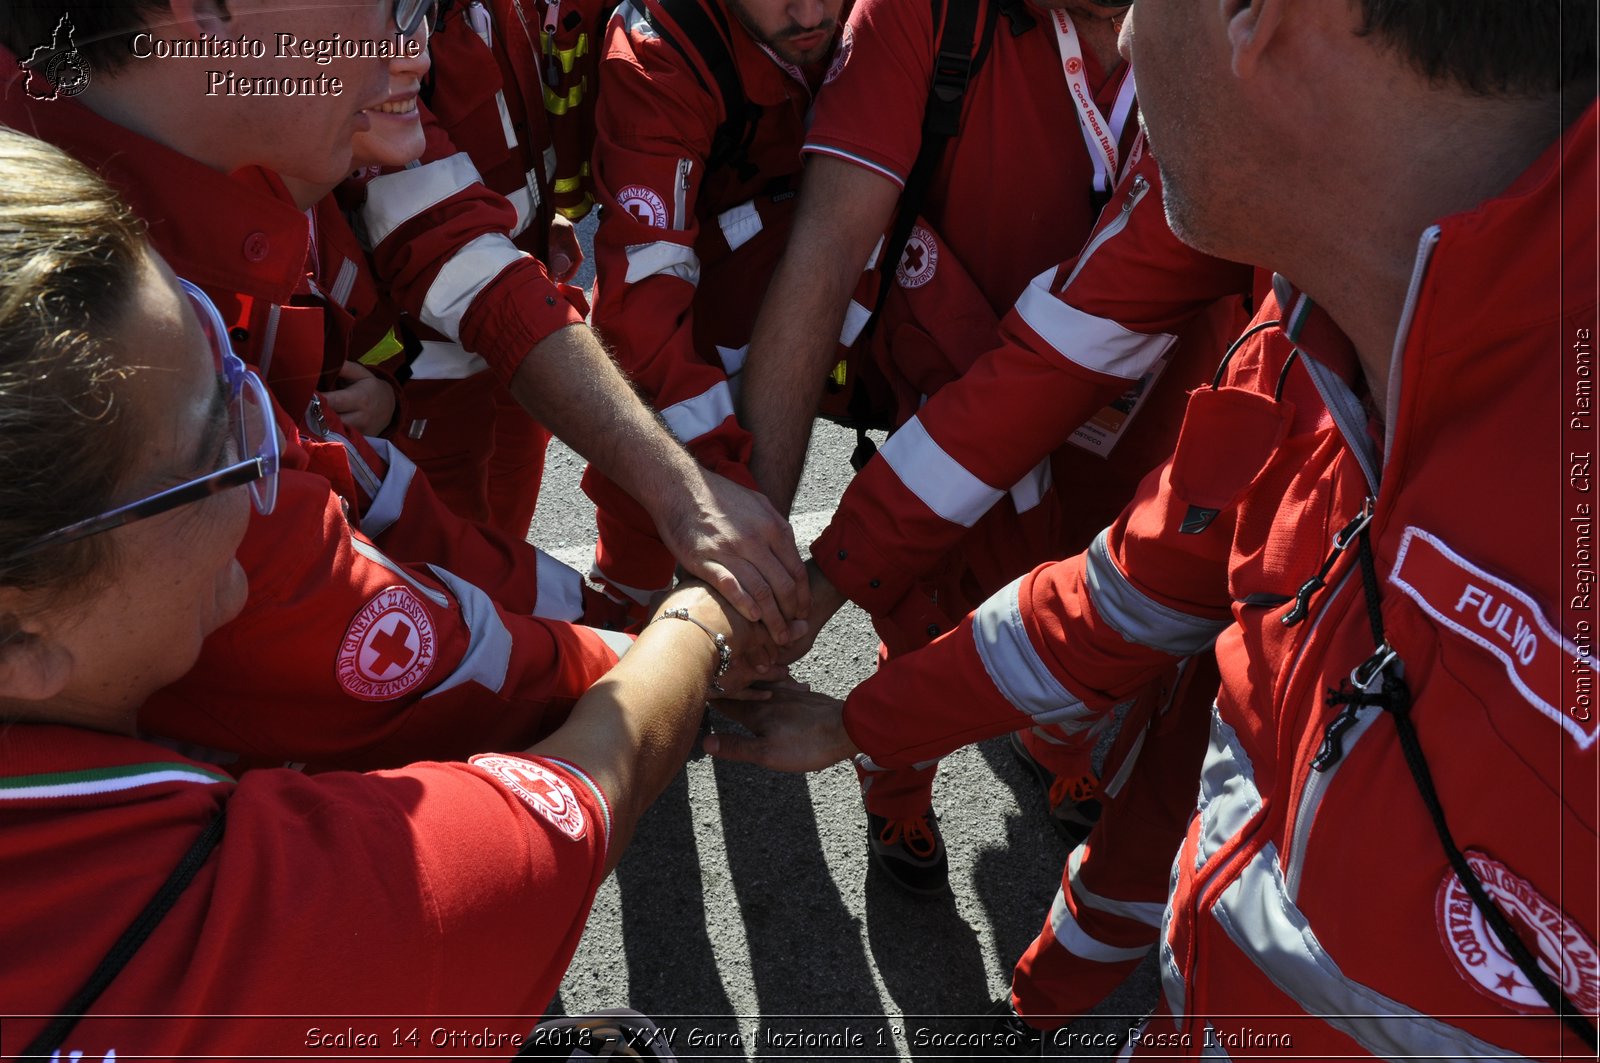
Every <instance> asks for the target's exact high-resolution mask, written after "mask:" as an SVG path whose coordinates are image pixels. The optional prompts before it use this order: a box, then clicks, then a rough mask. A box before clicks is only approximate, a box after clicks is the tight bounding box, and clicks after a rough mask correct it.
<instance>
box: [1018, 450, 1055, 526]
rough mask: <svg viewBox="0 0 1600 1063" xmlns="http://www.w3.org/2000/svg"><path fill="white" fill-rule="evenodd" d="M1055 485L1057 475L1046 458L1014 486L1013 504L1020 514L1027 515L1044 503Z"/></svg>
mask: <svg viewBox="0 0 1600 1063" xmlns="http://www.w3.org/2000/svg"><path fill="white" fill-rule="evenodd" d="M1054 483H1055V473H1054V471H1052V469H1051V467H1050V459H1049V458H1045V459H1044V460H1043V461H1041V462H1040V463H1039V464H1037V465H1035V466H1034V467H1033V468H1031V469H1029V470H1028V471H1027V472H1026V473H1024V474H1023V476H1022V479H1020V480H1018V481H1017V482H1016V483H1015V484H1014V485H1013V486H1012V488H1011V491H1010V494H1011V504H1012V505H1013V506H1014V507H1016V510H1017V512H1018V513H1026V512H1028V510H1030V509H1033V508H1034V507H1035V506H1037V505H1038V504H1039V503H1040V502H1043V501H1044V496H1045V495H1047V494H1049V493H1050V488H1051V486H1052V485H1053V484H1054Z"/></svg>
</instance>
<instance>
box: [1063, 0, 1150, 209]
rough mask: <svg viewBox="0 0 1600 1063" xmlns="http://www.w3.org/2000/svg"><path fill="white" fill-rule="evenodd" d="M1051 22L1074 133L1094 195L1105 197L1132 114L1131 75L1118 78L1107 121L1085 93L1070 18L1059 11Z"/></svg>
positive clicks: (1079, 53)
mask: <svg viewBox="0 0 1600 1063" xmlns="http://www.w3.org/2000/svg"><path fill="white" fill-rule="evenodd" d="M1050 15H1051V17H1052V18H1053V19H1054V21H1055V26H1056V41H1057V42H1058V43H1059V44H1060V46H1061V66H1062V70H1063V72H1064V73H1065V74H1066V77H1067V92H1068V94H1069V95H1071V96H1072V103H1073V106H1075V107H1077V109H1078V130H1079V132H1081V133H1082V134H1083V142H1084V144H1085V145H1086V146H1087V147H1088V149H1089V161H1090V162H1092V163H1094V191H1095V194H1096V195H1100V196H1109V195H1110V194H1111V191H1112V189H1113V188H1115V187H1116V184H1117V159H1118V155H1117V144H1118V142H1119V141H1121V139H1122V131H1123V130H1124V129H1125V128H1127V125H1128V116H1129V115H1131V114H1132V113H1133V93H1134V85H1133V71H1132V70H1131V69H1130V70H1127V71H1126V72H1125V73H1124V74H1123V77H1122V87H1121V88H1120V89H1118V90H1117V100H1116V103H1115V104H1113V106H1112V108H1111V118H1110V120H1109V121H1108V120H1107V119H1106V118H1105V117H1104V116H1103V115H1102V114H1101V113H1100V108H1099V107H1098V106H1096V104H1095V102H1094V93H1093V92H1091V91H1090V89H1089V78H1088V76H1087V75H1086V74H1085V73H1084V66H1083V48H1082V46H1081V45H1080V44H1079V43H1078V27H1076V26H1074V25H1073V24H1072V16H1071V15H1068V14H1067V13H1066V12H1065V11H1063V10H1061V9H1060V8H1057V9H1055V10H1054V11H1051V12H1050Z"/></svg>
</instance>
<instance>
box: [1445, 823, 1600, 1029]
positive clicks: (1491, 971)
mask: <svg viewBox="0 0 1600 1063" xmlns="http://www.w3.org/2000/svg"><path fill="white" fill-rule="evenodd" d="M1466 857H1467V863H1468V865H1470V866H1471V868H1472V870H1473V872H1474V873H1475V874H1476V875H1477V876H1478V879H1479V881H1481V882H1482V883H1483V889H1484V892H1486V893H1487V894H1488V895H1489V897H1490V899H1491V900H1493V901H1494V903H1495V904H1496V906H1498V907H1499V909H1500V910H1501V911H1502V912H1504V913H1505V916H1506V918H1507V919H1509V920H1510V921H1511V925H1512V927H1513V928H1514V929H1515V930H1516V931H1517V933H1518V934H1519V935H1520V936H1521V937H1522V939H1523V941H1525V942H1527V943H1528V945H1529V946H1530V947H1531V949H1532V951H1533V953H1534V955H1535V956H1537V957H1538V959H1539V966H1540V967H1541V968H1542V969H1543V970H1544V973H1545V974H1547V975H1549V976H1550V978H1551V980H1552V981H1554V982H1555V983H1556V985H1558V986H1560V987H1561V991H1562V992H1563V993H1565V994H1566V995H1567V999H1568V1000H1570V1001H1572V1002H1573V1003H1574V1004H1576V1005H1577V1006H1578V1009H1579V1010H1580V1011H1584V1012H1588V1013H1589V1014H1593V1013H1594V1011H1595V1009H1596V1008H1597V1007H1600V971H1597V969H1596V968H1597V965H1600V952H1597V951H1596V950H1595V945H1594V942H1592V941H1590V940H1589V938H1588V937H1587V936H1585V934H1584V932H1583V930H1582V928H1580V927H1579V926H1578V925H1577V924H1576V923H1574V922H1573V921H1572V920H1571V919H1569V918H1567V915H1566V913H1565V912H1563V911H1562V910H1561V909H1560V908H1557V907H1556V906H1555V905H1554V904H1551V903H1550V902H1549V901H1548V900H1546V899H1545V897H1544V895H1543V894H1541V893H1539V891H1538V890H1535V889H1534V888H1533V885H1532V884H1531V883H1530V882H1528V880H1527V879H1524V878H1523V877H1522V876H1520V875H1518V874H1517V873H1516V872H1514V871H1512V870H1511V869H1510V868H1508V867H1507V866H1506V865H1504V864H1502V863H1500V862H1499V861H1498V860H1493V859H1491V858H1490V857H1489V856H1487V855H1486V854H1484V853H1480V852H1473V851H1468V852H1467V853H1466ZM1436 906H1437V909H1438V917H1439V934H1440V936H1441V937H1443V939H1444V943H1445V946H1446V949H1447V950H1448V951H1449V953H1450V958H1451V960H1453V961H1454V963H1455V966H1456V973H1457V974H1459V975H1461V977H1462V978H1464V979H1466V980H1467V981H1468V982H1469V983H1471V985H1472V987H1473V988H1474V989H1476V990H1477V991H1478V992H1480V993H1482V994H1483V995H1484V996H1486V997H1489V998H1491V999H1492V1000H1495V1001H1496V1002H1498V1003H1500V1004H1501V1005H1503V1006H1505V1007H1509V1008H1512V1009H1514V1010H1516V1011H1522V1012H1541V1011H1549V1010H1550V1007H1549V1005H1547V1004H1546V1003H1545V1002H1544V998H1543V997H1541V996H1540V995H1539V991H1538V990H1537V989H1535V988H1533V986H1531V985H1529V984H1528V979H1527V978H1526V977H1524V976H1523V974H1522V971H1520V970H1519V969H1518V968H1517V965H1516V963H1515V962H1513V961H1512V959H1511V956H1510V954H1509V953H1507V952H1506V950H1505V948H1504V946H1502V945H1501V944H1500V939H1499V938H1498V937H1496V936H1495V933H1494V931H1493V930H1491V929H1490V928H1489V925H1488V924H1487V923H1485V922H1484V919H1483V914H1482V913H1481V912H1479V911H1478V907H1477V905H1475V904H1473V903H1472V898H1471V897H1470V896H1469V895H1468V894H1467V889H1466V887H1465V886H1463V885H1462V884H1461V880H1460V879H1458V878H1456V875H1455V872H1454V871H1448V870H1447V871H1446V872H1445V876H1444V881H1443V882H1441V883H1439V895H1438V900H1437V902H1436Z"/></svg>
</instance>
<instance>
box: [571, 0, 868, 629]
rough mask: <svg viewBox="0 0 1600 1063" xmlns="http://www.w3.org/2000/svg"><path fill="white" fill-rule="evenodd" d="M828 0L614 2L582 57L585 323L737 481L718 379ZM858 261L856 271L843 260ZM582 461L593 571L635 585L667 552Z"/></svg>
mask: <svg viewBox="0 0 1600 1063" xmlns="http://www.w3.org/2000/svg"><path fill="white" fill-rule="evenodd" d="M844 8H845V4H844V0H629V2H626V3H623V4H622V5H621V6H620V7H619V8H618V9H617V11H616V13H615V14H614V15H613V16H612V19H611V22H610V25H609V27H608V29H607V32H606V37H605V46H604V52H603V54H602V58H601V61H600V72H599V96H598V101H597V104H596V115H595V125H596V129H595V138H596V143H595V152H594V167H595V169H594V177H595V185H596V197H597V202H598V203H599V204H600V208H601V216H600V227H599V229H598V230H597V231H596V234H595V272H596V282H595V306H594V317H593V320H594V324H595V327H596V328H597V329H599V330H600V331H601V332H602V334H604V336H605V337H606V339H607V341H608V342H609V343H610V344H611V345H612V347H613V350H614V352H615V355H616V358H617V360H618V362H619V363H620V364H621V365H622V367H623V369H624V370H625V371H626V372H627V373H628V375H629V377H630V378H631V379H632V380H633V382H634V383H635V385H637V386H638V387H639V389H640V390H641V391H642V392H643V393H644V395H645V396H646V398H647V399H649V401H650V402H651V404H652V405H653V406H654V407H655V408H656V409H657V410H659V411H660V412H661V414H662V417H663V418H664V419H665V421H666V424H667V427H668V428H669V429H670V430H671V431H672V433H673V434H674V435H675V436H677V438H678V439H679V440H681V441H682V442H683V443H684V444H685V445H686V446H687V447H688V449H689V451H690V453H692V454H693V455H694V456H695V458H696V459H698V460H699V461H700V463H701V464H702V465H704V466H705V467H706V468H707V469H709V470H711V471H712V472H716V473H720V474H722V475H724V476H727V477H730V478H732V479H734V480H735V481H737V482H739V483H742V484H747V485H751V486H754V480H753V479H752V478H751V477H750V474H749V471H748V469H747V468H746V463H747V461H748V459H749V454H750V437H749V435H748V433H746V432H745V431H744V429H743V428H741V427H740V426H739V423H738V422H737V421H736V420H735V418H734V412H733V404H734V389H735V388H736V387H737V381H738V378H739V370H740V367H741V365H742V363H743V360H744V350H745V346H746V344H747V343H748V342H749V337H750V333H749V330H750V326H751V323H752V321H753V319H754V315H755V309H756V307H757V306H759V305H760V301H761V296H762V293H763V292H764V291H765V290H766V284H767V279H768V278H769V277H770V276H771V272H772V267H773V264H774V263H775V262H776V261H777V257H778V255H779V254H780V253H781V251H782V247H783V241H784V239H785V238H786V237H787V235H788V232H789V222H790V218H791V217H792V209H793V206H794V202H793V200H794V194H795V189H796V187H797V183H798V180H799V176H800V169H801V162H800V146H801V144H802V142H803V141H804V138H805V129H806V123H807V121H808V116H809V114H810V112H811V107H812V101H813V97H814V95H815V93H816V92H817V90H818V88H820V87H821V85H822V84H823V83H824V82H825V81H826V80H827V79H828V77H829V76H831V74H832V73H833V72H834V67H835V66H836V65H837V62H838V61H840V60H842V58H843V56H844V54H845V53H844V51H843V50H842V49H841V50H840V52H839V56H840V60H835V59H834V58H833V57H834V53H835V45H836V42H837V41H838V40H839V35H840V19H841V17H842V13H843V9H844ZM857 272H858V273H859V270H858V271H857ZM601 471H602V470H597V469H591V470H590V472H589V473H588V475H587V476H586V477H585V480H584V489H585V490H586V491H587V492H588V493H589V495H590V496H591V497H592V498H594V500H595V502H596V505H597V507H598V514H597V518H598V521H599V531H600V542H599V545H598V546H597V548H596V564H595V570H596V572H597V573H598V574H599V575H600V576H601V577H602V578H603V579H604V581H605V584H606V585H607V586H608V587H609V588H610V590H611V592H612V593H613V594H614V595H615V596H617V597H618V598H621V599H631V600H632V601H633V602H636V603H643V602H645V601H648V600H649V598H650V595H651V594H652V593H654V592H655V591H657V590H659V589H660V588H661V587H663V586H664V585H665V584H666V583H667V582H668V581H669V580H670V579H671V576H672V557H671V554H670V553H669V552H668V551H667V550H666V549H664V548H663V546H662V544H661V541H660V538H659V536H658V535H657V534H656V531H655V529H654V526H653V524H652V522H651V521H650V520H649V518H648V516H647V515H646V514H645V513H644V512H643V511H642V510H641V509H640V508H639V507H638V506H637V505H636V504H635V503H634V502H633V500H632V499H631V498H630V497H628V495H627V494H626V493H625V492H624V491H622V490H621V489H620V488H619V486H618V485H617V484H615V483H613V482H611V481H610V480H608V479H607V478H605V477H604V476H602V475H600V472H601Z"/></svg>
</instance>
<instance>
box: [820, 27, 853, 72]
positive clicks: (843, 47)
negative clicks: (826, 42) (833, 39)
mask: <svg viewBox="0 0 1600 1063" xmlns="http://www.w3.org/2000/svg"><path fill="white" fill-rule="evenodd" d="M855 44H856V34H855V30H853V29H851V28H850V23H848V22H846V23H845V24H844V29H842V30H840V31H839V44H838V46H837V47H836V48H834V50H833V62H831V63H829V64H828V72H827V73H826V74H824V75H823V76H822V83H823V84H824V85H826V84H828V83H829V82H830V81H832V80H833V79H834V78H836V77H838V76H839V75H840V74H842V73H844V67H845V64H846V63H848V62H850V53H851V51H853V50H854V48H855Z"/></svg>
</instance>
